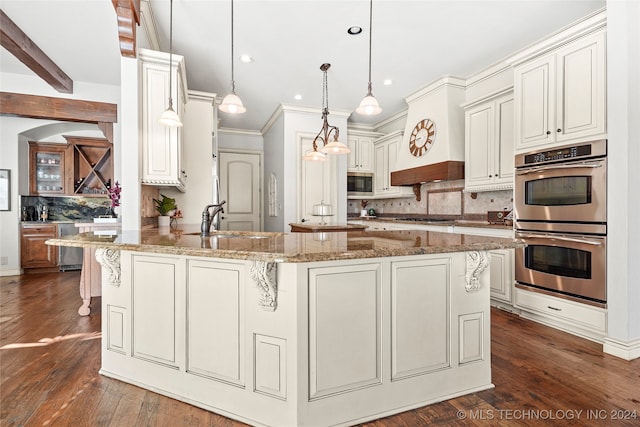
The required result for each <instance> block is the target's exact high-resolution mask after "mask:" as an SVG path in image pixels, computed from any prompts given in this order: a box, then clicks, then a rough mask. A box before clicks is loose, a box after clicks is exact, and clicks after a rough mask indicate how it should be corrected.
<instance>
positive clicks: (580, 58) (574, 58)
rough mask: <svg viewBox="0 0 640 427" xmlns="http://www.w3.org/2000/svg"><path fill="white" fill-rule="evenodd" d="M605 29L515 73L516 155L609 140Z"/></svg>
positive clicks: (528, 64)
mask: <svg viewBox="0 0 640 427" xmlns="http://www.w3.org/2000/svg"><path fill="white" fill-rule="evenodd" d="M605 49H606V40H605V32H604V30H600V31H598V32H595V33H593V34H591V35H589V36H587V37H584V38H580V39H578V40H575V41H573V42H571V43H568V44H566V45H565V46H564V47H562V48H560V49H558V50H556V51H554V52H552V53H550V54H548V55H545V56H543V57H539V58H537V59H533V60H531V61H529V62H526V63H524V64H522V65H520V66H518V67H516V68H515V70H514V81H515V117H516V122H515V126H516V152H517V153H522V152H526V151H530V150H535V149H539V148H551V147H554V146H556V145H562V144H564V143H566V142H567V141H575V142H580V141H586V140H588V139H591V138H598V137H605V136H606V58H605Z"/></svg>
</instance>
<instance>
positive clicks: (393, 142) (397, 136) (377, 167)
mask: <svg viewBox="0 0 640 427" xmlns="http://www.w3.org/2000/svg"><path fill="white" fill-rule="evenodd" d="M403 133H404V132H402V131H398V132H393V133H390V134H389V135H386V136H383V137H382V138H379V139H377V140H376V141H375V145H374V156H373V157H374V162H373V191H374V194H373V196H374V197H378V198H389V197H408V196H411V195H412V194H413V190H412V188H411V187H398V186H392V185H391V171H392V170H394V169H395V165H396V161H397V159H398V147H399V145H400V143H401V142H402V134H403Z"/></svg>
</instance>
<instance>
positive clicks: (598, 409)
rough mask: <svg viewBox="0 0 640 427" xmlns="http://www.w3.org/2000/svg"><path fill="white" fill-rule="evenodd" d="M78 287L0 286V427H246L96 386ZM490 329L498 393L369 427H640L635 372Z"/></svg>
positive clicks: (558, 337) (113, 386)
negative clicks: (78, 310)
mask: <svg viewBox="0 0 640 427" xmlns="http://www.w3.org/2000/svg"><path fill="white" fill-rule="evenodd" d="M79 278H80V273H79V272H77V271H74V272H65V273H43V274H31V275H25V276H12V277H1V278H0V291H1V294H0V298H1V299H0V379H1V381H0V425H1V426H116V427H120V426H223V427H238V426H243V425H244V424H242V423H239V422H236V421H233V420H230V419H228V418H225V417H223V416H220V415H217V414H214V413H210V412H207V411H204V410H202V409H199V408H196V407H193V406H190V405H187V404H185V403H181V402H178V401H176V400H173V399H170V398H168V397H164V396H161V395H158V394H155V393H152V392H149V391H146V390H143V389H141V388H138V387H135V386H132V385H128V384H125V383H123V382H120V381H117V380H113V379H110V378H106V377H103V376H101V375H99V374H98V370H99V368H100V299H99V298H97V299H95V301H94V304H93V307H92V315H91V316H89V317H80V316H78V314H77V309H78V307H79V306H80V304H81V301H80V297H79V293H78V283H79ZM491 320H492V327H491V334H492V336H491V341H492V346H493V347H492V367H493V383H494V384H495V385H496V387H495V388H494V389H492V390H486V391H483V392H479V393H474V394H471V395H467V396H463V397H459V398H456V399H451V400H448V401H446V402H442V403H438V404H433V405H430V406H426V407H423V408H419V409H415V410H412V411H407V412H404V413H402V414H398V415H395V416H392V417H387V418H383V419H379V420H376V421H372V422H369V423H365V424H364V426H368V427H383V426H384V427H390V426H391V427H399V426H406V427H416V426H417V427H420V426H450V425H456V426H513V425H518V426H520V425H521V426H547V425H548V426H565V425H566V426H599V425H603V426H640V360H634V361H631V362H627V361H624V360H622V359H618V358H616V357H613V356H609V355H606V354H604V353H602V348H601V346H600V345H598V344H596V343H592V342H590V341H586V340H583V339H580V338H577V337H574V336H572V335H569V334H566V333H563V332H560V331H557V330H555V329H551V328H548V327H545V326H542V325H539V324H536V323H534V322H531V321H527V320H523V319H520V318H519V317H518V316H515V315H513V314H510V313H506V312H503V311H500V310H496V309H493V311H492V313H491ZM634 411H635V412H634ZM634 413H635V418H634ZM278 427H280V426H278Z"/></svg>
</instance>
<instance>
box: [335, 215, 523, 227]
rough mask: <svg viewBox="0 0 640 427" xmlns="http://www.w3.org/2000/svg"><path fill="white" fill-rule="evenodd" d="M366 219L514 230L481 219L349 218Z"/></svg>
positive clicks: (353, 219)
mask: <svg viewBox="0 0 640 427" xmlns="http://www.w3.org/2000/svg"><path fill="white" fill-rule="evenodd" d="M358 220H364V221H366V222H383V223H385V224H414V225H441V226H442V227H446V226H449V225H453V226H456V227H478V228H497V229H499V230H513V226H512V225H504V224H490V223H489V222H487V221H479V220H472V219H452V220H450V221H429V220H424V221H405V220H401V219H393V218H384V217H383V218H381V217H353V218H347V221H358Z"/></svg>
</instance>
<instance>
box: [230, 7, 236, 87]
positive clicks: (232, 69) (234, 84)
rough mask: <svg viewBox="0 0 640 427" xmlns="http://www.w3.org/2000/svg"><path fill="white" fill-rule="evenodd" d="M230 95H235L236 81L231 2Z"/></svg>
mask: <svg viewBox="0 0 640 427" xmlns="http://www.w3.org/2000/svg"><path fill="white" fill-rule="evenodd" d="M231 93H233V94H235V93H236V80H235V77H234V67H233V0H231Z"/></svg>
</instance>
